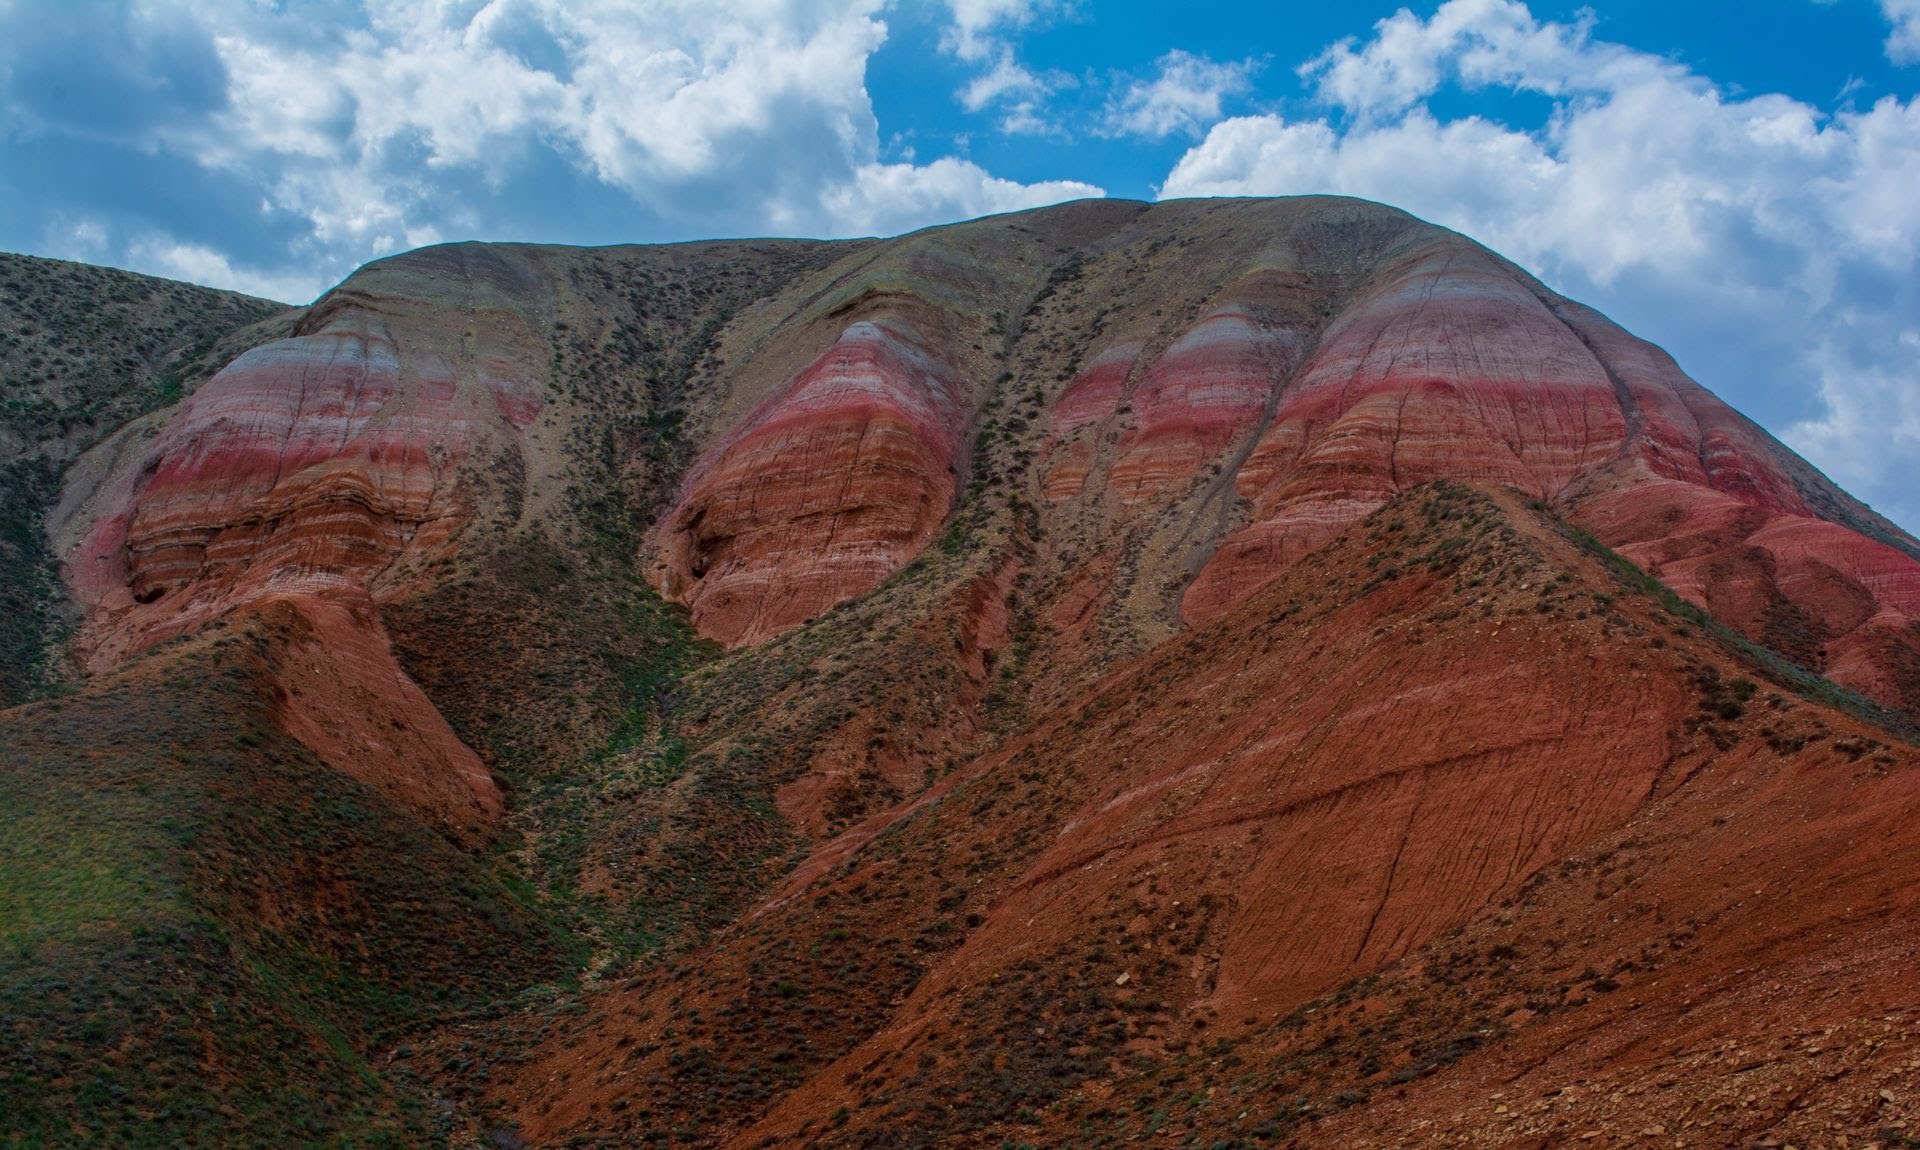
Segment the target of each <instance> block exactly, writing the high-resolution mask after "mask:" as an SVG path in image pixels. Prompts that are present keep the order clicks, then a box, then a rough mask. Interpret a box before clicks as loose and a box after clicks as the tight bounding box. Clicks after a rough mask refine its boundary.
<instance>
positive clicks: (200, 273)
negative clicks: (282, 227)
mask: <svg viewBox="0 0 1920 1150" xmlns="http://www.w3.org/2000/svg"><path fill="white" fill-rule="evenodd" d="M124 262H125V264H126V266H127V267H128V268H129V269H130V270H133V271H137V272H145V273H146V274H148V275H155V276H163V277H165V278H167V279H176V280H186V281H187V282H188V283H197V284H218V285H219V286H221V287H224V288H227V289H228V290H230V291H238V292H245V293H247V294H248V295H256V296H259V297H261V298H262V299H271V300H280V301H281V302H283V303H305V302H307V301H308V300H310V299H312V298H313V297H314V294H315V293H314V291H313V290H312V287H313V285H312V280H311V279H310V278H309V277H308V276H306V275H304V274H301V273H297V272H296V273H293V274H275V273H271V272H260V271H256V270H252V269H247V268H238V267H235V266H234V265H233V263H232V261H231V260H229V259H228V258H227V257H226V255H225V254H224V253H222V252H218V251H215V250H214V249H212V248H210V247H207V246H205V245H204V244H190V243H182V242H181V241H179V240H176V239H174V238H172V237H169V236H161V235H155V236H148V237H145V238H142V239H139V240H136V241H134V242H133V243H132V244H130V245H128V248H127V255H126V259H125V260H124Z"/></svg>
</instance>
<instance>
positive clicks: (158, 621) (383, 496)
mask: <svg viewBox="0 0 1920 1150" xmlns="http://www.w3.org/2000/svg"><path fill="white" fill-rule="evenodd" d="M316 315H317V316H319V317H320V323H321V325H322V326H319V327H318V328H317V330H313V331H310V332H308V333H307V334H303V335H300V336H298V337H296V338H293V339H287V340H282V341H280V342H277V343H272V344H268V345H266V346H263V347H259V348H256V349H254V350H252V351H250V352H248V353H246V354H245V355H243V356H241V357H240V358H239V359H237V360H235V361H234V362H233V363H232V364H231V365H229V366H228V367H227V368H226V369H225V370H223V371H222V372H220V373H219V374H218V375H217V376H215V377H214V378H213V379H212V380H210V381H209V382H208V383H207V384H206V385H205V386H203V387H201V388H200V389H199V390H198V391H196V392H195V393H194V394H193V395H192V396H191V397H189V398H188V399H187V401H186V402H185V403H183V404H182V405H181V406H180V408H179V410H178V411H177V412H175V413H174V415H173V416H172V418H171V419H169V420H168V421H167V422H166V424H165V426H164V427H163V428H162V429H161V430H160V432H159V434H158V436H157V437H156V438H155V439H154V440H153V441H152V443H151V444H150V445H148V446H147V447H146V449H145V451H144V453H143V457H142V459H141V461H139V462H137V463H134V464H132V465H131V466H127V467H125V468H124V469H123V470H122V472H121V473H120V474H119V476H118V477H117V478H116V479H114V480H113V481H111V482H110V483H109V485H108V486H107V487H106V488H105V490H104V491H103V492H102V493H101V494H100V495H99V496H98V497H96V501H95V507H94V516H93V521H92V525H91V527H90V528H89V529H88V530H87V531H86V533H85V535H84V537H83V538H82V540H81V541H80V544H79V546H78V547H77V548H76V549H75V551H74V553H73V554H72V555H71V557H70V558H69V561H68V569H69V572H70V575H69V578H70V582H71V584H72V586H73V588H74V590H75V593H76V595H77V596H78V597H79V598H80V599H81V601H82V602H83V603H84V604H85V605H86V607H87V609H88V618H87V622H86V626H85V629H84V630H83V631H82V633H81V636H80V645H81V647H82V649H83V650H84V651H85V652H86V655H87V658H88V661H89V663H90V664H91V665H92V666H93V667H94V668H96V669H103V668H106V667H111V666H113V665H115V664H117V663H119V662H120V661H122V660H124V659H125V658H127V657H128V656H130V655H131V654H134V653H137V652H138V651H141V650H144V649H145V648H147V647H150V646H152V645H154V644H155V643H159V642H162V641H164V640H166V639H169V638H172V637H174V636H176V635H181V634H185V633H188V632H190V631H193V630H196V629H198V628H199V627H201V626H203V625H204V624H206V623H207V622H208V621H210V620H212V619H215V618H217V617H220V616H222V615H225V614H227V613H228V612H231V611H234V610H236V609H239V608H242V607H247V608H249V609H260V608H261V607H262V605H266V604H281V605H283V607H284V609H285V610H286V611H288V612H290V613H291V617H293V618H297V619H299V620H302V621H303V627H304V629H305V630H304V633H306V634H308V635H309V636H311V638H309V640H307V641H306V642H305V643H304V645H302V646H301V647H300V648H299V650H300V651H301V655H300V657H298V658H296V659H294V660H293V661H292V663H291V664H290V670H289V682H288V683H287V684H286V685H287V688H288V690H289V692H290V694H289V697H288V700H287V702H286V705H285V706H284V707H283V708H282V709H281V712H280V713H281V715H282V717H283V719H284V721H285V722H286V725H287V729H288V730H289V731H290V732H292V733H294V734H295V735H296V736H297V737H299V738H301V739H302V741H303V742H306V743H307V744H308V745H309V746H310V747H312V748H313V749H314V750H315V751H316V752H317V753H319V754H320V755H321V757H322V758H324V759H326V760H327V761H328V762H330V763H332V764H333V765H334V766H336V767H338V768H339V769H340V770H342V771H343V772H345V773H347V774H349V775H352V776H354V777H356V778H360V779H361V780H362V781H365V782H368V783H369V784H370V785H374V786H376V787H377V788H379V789H381V790H383V791H385V792H387V793H388V794H389V796H390V797H392V798H394V799H396V800H397V801H399V802H401V803H402V804H404V805H408V806H412V807H413V808H415V809H416V810H419V811H421V812H422V813H423V814H424V815H426V816H427V817H429V818H430V819H431V820H432V821H434V822H436V823H440V824H444V825H447V826H449V827H451V828H454V829H455V830H456V831H458V832H461V833H464V832H465V831H467V830H468V829H470V828H472V827H474V826H475V825H477V824H479V823H481V822H485V821H487V820H489V819H491V818H493V817H496V816H498V815H499V813H500V812H501V809H502V803H501V798H500V794H499V791H498V789H497V788H496V787H495V786H494V784H493V780H492V779H491V778H490V777H488V775H487V773H486V771H485V770H484V769H483V768H482V767H481V766H480V764H479V762H478V760H477V759H475V758H474V755H473V752H472V751H470V750H468V749H467V748H466V747H465V746H463V745H461V743H460V742H459V740H458V739H457V738H456V737H455V736H454V735H453V733H452V731H451V730H449V729H448V728H447V725H446V722H445V721H444V720H443V719H442V718H441V717H440V715H439V713H438V712H437V711H436V710H435V709H434V708H433V706H432V704H431V703H429V702H428V701H427V699H426V697H425V696H424V695H422V694H421V693H420V691H419V689H418V688H417V687H415V686H414V685H413V684H412V683H411V682H410V681H409V680H408V679H407V678H406V676H405V675H404V674H403V673H402V672H401V671H400V668H399V667H398V666H397V665H396V664H395V663H394V661H393V657H392V654H391V652H390V651H389V650H388V647H387V640H386V638H385V635H384V633H383V632H382V630H381V628H380V625H379V620H378V617H377V615H376V613H375V612H374V610H373V598H372V596H373V595H374V593H375V589H376V588H375V583H376V580H378V579H379V578H380V577H381V576H382V575H383V574H384V573H385V572H387V571H388V570H389V569H390V568H391V567H392V565H393V564H394V563H395V562H396V561H397V560H399V559H401V558H402V557H403V556H405V557H408V558H411V559H414V560H416V561H418V560H426V559H429V558H432V557H435V556H440V555H446V554H450V553H451V550H450V549H451V547H452V540H453V537H454V535H455V533H456V532H457V531H458V529H459V527H460V525H461V523H462V522H463V520H464V516H465V514H466V503H465V499H464V496H463V494H462V491H461V486H460V482H459V480H458V474H459V470H460V468H461V466H462V464H463V463H464V462H465V461H466V460H467V459H468V457H469V456H470V454H471V453H472V451H473V449H474V446H475V443H476V437H477V435H478V434H479V430H480V429H481V428H483V427H486V426H489V425H499V424H504V425H506V426H517V425H524V424H525V423H527V422H528V421H529V420H530V419H531V418H532V416H533V415H534V414H535V413H537V411H538V407H539V404H538V401H537V399H534V398H532V393H531V391H530V389H529V388H527V386H526V385H525V384H524V383H521V382H518V381H517V380H516V379H515V378H514V375H513V371H514V368H513V364H512V361H511V360H510V359H509V357H508V356H507V355H506V354H504V353H503V352H502V351H501V350H499V349H498V346H497V344H496V340H497V339H498V338H499V333H498V332H497V331H496V332H494V333H491V335H490V337H489V338H488V339H486V340H483V341H481V342H480V354H479V355H477V356H476V357H475V361H474V369H473V371H472V373H471V378H472V379H473V381H474V382H473V383H472V384H471V385H463V384H462V383H461V382H460V381H459V379H458V378H457V376H456V371H455V369H454V367H453V365H452V364H450V363H449V362H448V361H447V360H446V359H445V358H443V357H441V356H439V355H437V354H435V353H434V352H432V351H431V350H429V349H424V348H416V349H415V350H413V351H412V352H411V353H404V352H403V351H402V350H401V348H400V346H399V341H398V340H397V339H396V337H395V336H394V334H393V330H392V327H391V324H390V323H389V321H388V320H387V319H386V318H384V317H383V316H382V314H381V312H380V311H379V310H378V305H377V301H372V300H369V299H365V298H362V297H360V296H359V295H357V294H356V293H351V292H347V293H342V294H341V295H340V296H339V297H338V298H336V299H334V300H332V301H326V302H323V304H322V305H321V306H320V308H319V309H318V311H317V312H316ZM309 323H310V324H311V323H312V321H311V320H310V321H309ZM302 684H304V686H303V685H302ZM323 698H330V699H331V701H330V702H322V701H320V700H321V699H323Z"/></svg>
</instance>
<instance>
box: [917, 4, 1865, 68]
mask: <svg viewBox="0 0 1920 1150" xmlns="http://www.w3.org/2000/svg"><path fill="white" fill-rule="evenodd" d="M1890 2H1893V0H1890ZM1060 7H1061V0H947V9H948V11H950V12H951V13H952V14H953V22H952V23H951V24H950V25H948V27H947V29H946V31H945V32H943V33H942V34H941V37H940V47H941V49H942V50H943V51H947V52H951V53H952V54H953V55H955V56H958V57H959V58H960V59H962V60H965V61H967V62H968V63H974V64H977V63H980V62H981V61H984V60H989V59H993V58H995V57H998V56H999V54H1000V50H1001V49H1002V48H1004V47H1005V46H1006V41H1005V40H1004V39H1003V38H1002V33H1003V32H1005V31H1017V30H1019V29H1021V28H1025V27H1027V26H1028V25H1030V24H1032V23H1033V22H1034V21H1035V20H1036V19H1038V18H1039V17H1041V16H1042V15H1045V14H1047V13H1050V12H1053V11H1056V10H1058V9H1059V8H1060Z"/></svg>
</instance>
